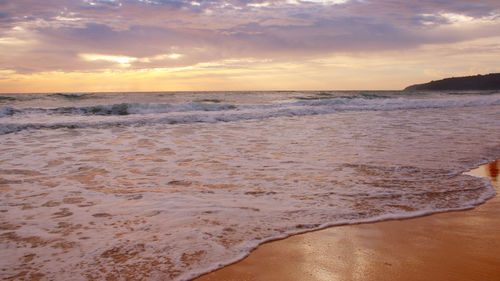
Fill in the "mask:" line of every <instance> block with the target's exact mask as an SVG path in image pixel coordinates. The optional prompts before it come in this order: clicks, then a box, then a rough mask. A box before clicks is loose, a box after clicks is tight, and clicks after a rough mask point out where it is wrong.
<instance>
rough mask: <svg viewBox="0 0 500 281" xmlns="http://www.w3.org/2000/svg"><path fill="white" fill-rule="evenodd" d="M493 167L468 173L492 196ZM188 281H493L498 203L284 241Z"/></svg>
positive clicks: (498, 276)
mask: <svg viewBox="0 0 500 281" xmlns="http://www.w3.org/2000/svg"><path fill="white" fill-rule="evenodd" d="M499 166H500V161H495V162H492V163H490V164H487V165H484V166H481V167H480V168H478V169H476V170H474V171H472V173H473V174H476V175H482V176H489V177H490V178H491V179H492V182H493V183H494V186H495V188H496V189H497V192H498V191H499V189H500V187H499V175H498V170H499ZM195 280H197V281H208V280H214V281H215V280H217V281H223V280H238V281H241V280H266V281H268V280H274V281H277V280H301V281H307V280H342V281H344V280H370V281H374V280H455V281H458V280H464V281H465V280H467V281H471V280H478V281H479V280H492V281H493V280H500V198H499V196H496V197H494V198H492V199H490V200H488V202H487V203H485V204H483V205H480V206H478V207H476V208H475V209H473V210H468V211H457V212H448V213H440V214H434V215H430V216H425V217H419V218H413V219H407V220H393V221H384V222H377V223H369V224H358V225H346V226H340V227H332V228H328V229H324V230H320V231H315V232H309V233H306V234H301V235H296V236H292V237H290V238H287V239H284V240H280V241H275V242H271V243H267V244H264V245H261V246H260V247H258V248H257V249H256V250H255V251H253V252H252V253H251V254H250V255H249V256H248V257H247V258H245V259H244V260H242V261H240V262H237V263H235V264H233V265H230V266H227V267H224V268H222V269H219V270H217V271H215V272H212V273H209V274H206V275H204V276H201V277H200V278H198V279H195Z"/></svg>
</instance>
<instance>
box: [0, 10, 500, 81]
mask: <svg viewBox="0 0 500 281" xmlns="http://www.w3.org/2000/svg"><path fill="white" fill-rule="evenodd" d="M0 10H1V11H2V12H0V51H1V55H0V69H4V70H15V71H18V72H25V73H28V72H42V71H100V70H103V69H109V68H115V67H118V68H130V69H147V68H168V67H188V66H190V65H196V64H199V63H208V62H212V61H218V60H227V59H239V58H255V59H259V60H266V59H270V60H287V59H288V60H300V59H302V58H311V57H315V56H316V57H321V56H326V55H332V54H343V55H346V54H347V55H348V54H351V55H356V54H359V53H376V52H385V51H395V50H402V51H403V50H410V49H417V48H419V47H420V46H423V45H427V44H444V43H453V42H464V41H468V40H474V39H479V38H487V37H491V36H495V35H497V34H498V30H500V2H499V1H497V0H483V1H474V2H471V1H464V0H456V1H452V0H421V1H417V0H409V1H401V2H394V1H391V0H372V1H359V0H350V1H348V0H307V1H306V0H304V1H302V0H297V1H290V0H268V1H264V0H251V1H250V0H249V1H247V0H226V1H222V0H210V1H207V0H197V1H179V0H174V1H170V0H78V1H77V0H46V1H35V0H7V1H1V2H0ZM13 45H16V48H13V47H12V46H13ZM172 54H181V56H178V57H177V58H175V59H172V57H168V56H169V55H172ZM89 55H90V57H89ZM92 56H93V58H94V59H89V58H91V57H92ZM154 58H156V59H154ZM120 61H122V62H120Z"/></svg>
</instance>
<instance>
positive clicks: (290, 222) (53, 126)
mask: <svg viewBox="0 0 500 281" xmlns="http://www.w3.org/2000/svg"><path fill="white" fill-rule="evenodd" d="M0 148H1V150H0V151H1V152H0V195H1V196H0V260H1V263H0V278H1V279H4V280H5V279H8V278H11V277H15V278H26V279H29V278H32V279H33V278H41V279H42V280H55V279H57V280H103V279H110V280H126V279H127V278H128V280H140V279H142V280H189V279H191V278H194V277H196V276H198V275H200V274H203V273H205V272H208V271H211V270H214V269H216V268H219V267H221V266H224V265H227V264H229V263H232V262H235V261H237V260H239V259H242V258H243V257H245V256H246V255H247V254H248V253H249V252H250V251H251V250H252V249H254V248H255V247H257V246H258V245H259V244H261V243H264V242H266V241H270V240H274V239H279V238H283V237H287V236H290V235H292V234H296V233H302V232H306V231H311V230H315V229H321V228H325V227H328V226H335V225H343V224H352V223H361V222H374V221H379V220H386V219H396V218H409V217H415V216H421V215H425V214H431V213H437V212H444V211H450V210H464V209H470V208H473V207H474V206H476V205H478V204H481V203H483V202H485V201H486V200H487V199H489V198H491V197H492V196H494V195H495V190H494V189H493V187H492V186H491V183H490V181H489V180H487V179H484V178H478V177H473V176H470V175H466V174H464V172H466V171H469V170H471V169H473V168H475V167H477V166H478V165H480V164H483V163H486V162H488V161H491V160H493V159H498V158H500V91H477V92H459V91H441V92H402V91H274V92H272V91H271V92H175V93H174V92H164V93H162V92H153V93H55V94H54V93H47V94H1V95H0Z"/></svg>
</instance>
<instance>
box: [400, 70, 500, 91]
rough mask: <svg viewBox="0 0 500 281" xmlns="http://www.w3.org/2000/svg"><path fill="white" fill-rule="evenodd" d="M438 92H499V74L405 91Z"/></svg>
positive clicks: (448, 80) (459, 78) (412, 86)
mask: <svg viewBox="0 0 500 281" xmlns="http://www.w3.org/2000/svg"><path fill="white" fill-rule="evenodd" d="M440 90H461V91H468V90H500V73H491V74H487V75H476V76H466V77H453V78H446V79H442V80H437V81H431V82H429V83H425V84H417V85H411V86H409V87H407V88H406V89H405V91H440Z"/></svg>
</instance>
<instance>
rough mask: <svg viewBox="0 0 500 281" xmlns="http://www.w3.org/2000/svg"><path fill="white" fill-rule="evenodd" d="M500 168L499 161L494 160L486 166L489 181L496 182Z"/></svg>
mask: <svg viewBox="0 0 500 281" xmlns="http://www.w3.org/2000/svg"><path fill="white" fill-rule="evenodd" d="M499 167H500V161H499V160H495V161H493V162H490V163H489V164H488V172H489V176H490V178H491V181H494V182H498V170H499Z"/></svg>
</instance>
